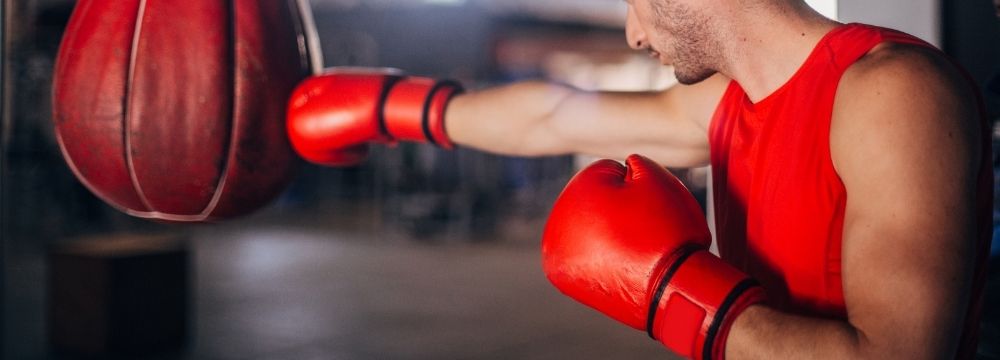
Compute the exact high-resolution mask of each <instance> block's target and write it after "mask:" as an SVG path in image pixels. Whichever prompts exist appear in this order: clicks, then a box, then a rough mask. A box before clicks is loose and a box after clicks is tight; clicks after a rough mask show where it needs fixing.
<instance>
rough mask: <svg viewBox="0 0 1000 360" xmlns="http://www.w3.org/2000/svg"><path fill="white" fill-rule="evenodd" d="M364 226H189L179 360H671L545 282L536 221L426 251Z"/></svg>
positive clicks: (318, 222)
mask: <svg viewBox="0 0 1000 360" xmlns="http://www.w3.org/2000/svg"><path fill="white" fill-rule="evenodd" d="M344 210H345V211H344V212H343V213H353V214H364V213H365V212H366V211H365V210H357V209H344ZM320 213H322V212H320ZM343 213H342V214H343ZM369 219H370V218H369V217H367V216H364V215H362V216H354V217H353V219H351V217H346V218H345V217H344V216H337V217H336V218H335V219H334V218H332V217H331V219H330V220H329V221H325V220H324V219H317V218H315V217H314V218H312V219H310V218H309V217H308V216H307V217H301V216H299V217H297V218H296V220H293V221H289V220H287V219H283V220H280V221H277V220H276V221H269V219H268V218H266V216H265V217H258V218H255V219H248V220H245V221H241V222H238V223H233V224H228V225H224V226H221V227H213V228H209V229H205V230H204V231H200V232H198V233H197V235H195V236H194V238H193V239H192V240H193V241H192V245H193V246H192V248H193V250H194V251H193V254H194V256H195V259H196V260H195V265H194V269H195V272H196V274H195V276H194V278H195V288H196V290H195V293H196V298H195V304H194V305H195V306H194V307H195V309H194V314H195V318H194V322H195V330H194V337H193V341H192V346H191V347H190V349H189V350H188V352H187V353H186V354H185V355H183V357H184V358H191V359H616V358H617V359H640V358H646V359H654V358H655V359H663V358H670V356H671V355H670V354H669V353H668V352H667V351H665V350H663V349H662V348H660V347H659V345H658V344H657V342H655V341H653V340H651V339H649V338H648V337H647V336H646V335H645V334H644V333H642V332H639V331H636V330H633V329H630V328H627V327H625V326H622V325H620V324H618V323H616V322H615V321H613V320H611V319H609V318H606V317H604V316H603V315H600V314H598V313H596V312H594V311H592V310H590V309H588V308H585V307H584V306H583V305H580V304H578V303H576V302H574V301H572V300H570V299H568V298H566V297H563V296H562V295H560V294H559V293H558V292H557V290H556V289H555V288H554V287H552V286H551V285H549V283H548V281H547V280H546V279H545V276H544V274H543V273H542V271H541V265H540V254H539V249H538V241H537V237H538V236H537V235H536V236H532V235H531V233H535V232H537V233H538V234H539V235H540V230H541V226H540V225H541V224H540V223H538V222H533V221H530V220H529V221H519V220H516V221H519V222H520V224H519V226H508V227H505V228H506V229H513V230H509V232H506V233H504V234H499V235H495V236H502V237H511V238H509V239H479V240H481V241H476V242H468V241H460V240H457V239H455V240H454V241H450V240H447V239H445V240H443V241H437V242H435V243H427V242H420V241H413V239H409V238H408V236H407V235H405V234H403V233H401V232H392V231H388V230H386V231H379V230H377V229H375V230H373V229H372V227H374V226H377V225H376V224H374V223H372V222H371V221H370V220H369ZM518 229H519V230H518ZM510 231H513V232H517V233H511V232H510Z"/></svg>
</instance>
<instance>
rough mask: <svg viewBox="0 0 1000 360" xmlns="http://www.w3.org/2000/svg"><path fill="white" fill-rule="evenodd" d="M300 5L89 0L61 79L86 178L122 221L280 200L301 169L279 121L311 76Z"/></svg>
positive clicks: (223, 214) (71, 27)
mask: <svg viewBox="0 0 1000 360" xmlns="http://www.w3.org/2000/svg"><path fill="white" fill-rule="evenodd" d="M303 3H304V2H303V1H302V0H299V1H296V0H197V1H190V0H80V1H79V2H78V3H77V5H76V8H75V9H74V11H73V15H72V17H71V19H70V22H69V24H68V26H67V29H66V33H65V35H64V37H63V40H62V44H61V46H60V49H59V55H58V58H57V60H56V68H55V76H54V77H55V80H54V84H53V85H54V94H53V99H54V118H55V126H56V135H57V139H58V142H59V145H60V147H61V149H62V153H63V156H64V158H65V159H66V162H67V163H68V164H69V166H70V168H71V169H72V171H73V172H74V173H75V174H76V176H77V178H78V179H79V180H80V181H81V182H82V183H83V184H84V185H85V186H86V187H87V188H89V189H90V190H91V191H92V192H93V193H94V194H96V195H97V196H98V197H100V198H101V199H103V200H104V201H105V202H107V203H109V204H111V205H112V206H114V207H115V208H117V209H119V210H121V211H124V212H125V213H128V214H130V215H133V216H137V217H143V218H150V219H157V220H164V221H171V222H201V221H213V220H221V219H225V218H230V217H233V216H239V215H243V214H247V213H249V212H252V211H254V210H256V209H258V208H260V207H261V206H263V205H265V204H267V203H268V202H269V201H271V200H272V199H273V198H274V197H276V196H277V195H278V194H279V193H280V192H281V191H282V190H283V189H284V188H285V187H286V185H287V184H288V182H289V181H290V179H291V178H292V175H293V173H294V168H295V165H296V162H297V161H296V160H295V157H294V153H293V152H292V150H291V147H290V146H289V144H288V140H287V138H286V135H285V120H284V119H285V106H286V103H287V100H288V96H289V94H291V91H292V90H293V88H294V86H295V85H296V84H297V83H298V81H299V80H301V79H303V78H304V77H305V76H306V75H308V73H309V70H310V68H309V67H310V63H309V59H308V57H309V55H310V54H308V51H307V50H306V46H304V44H305V41H304V35H303V32H304V31H303V30H302V28H303V22H304V20H303V17H305V15H303V13H302V12H303V9H302V7H301V6H302V4H303ZM306 11H308V9H306ZM310 21H311V18H310Z"/></svg>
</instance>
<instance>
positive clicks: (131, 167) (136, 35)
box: [122, 0, 159, 217]
mask: <svg viewBox="0 0 1000 360" xmlns="http://www.w3.org/2000/svg"><path fill="white" fill-rule="evenodd" d="M146 1H147V0H139V8H138V9H137V11H138V12H137V14H136V20H135V29H134V30H133V31H132V48H131V49H129V59H128V74H127V75H126V80H125V94H126V96H125V98H124V99H122V102H123V103H122V121H123V123H122V132H124V134H122V141H123V142H124V144H123V146H122V149H123V150H124V151H125V164H126V166H127V167H128V175H129V178H131V179H132V186H133V188H134V189H135V193H136V195H137V196H138V197H139V201H141V202H142V204H143V205H144V206H145V207H146V209H148V210H149V213H145V214H142V215H139V214H135V215H137V216H143V217H159V216H158V215H159V211H157V210H156V209H155V208H154V207H153V205H152V203H150V201H149V199H148V198H147V197H146V192H145V191H143V189H142V185H141V184H140V183H139V178H138V177H137V176H136V173H135V163H134V161H133V160H134V159H133V157H132V131H131V130H132V129H131V124H132V121H131V116H132V115H131V112H130V111H129V110H130V109H131V108H132V106H131V105H132V99H133V96H134V95H133V94H132V87H133V82H134V81H135V66H136V58H138V55H137V52H138V49H139V39H140V38H141V37H142V22H143V18H144V17H145V14H146ZM130 213H131V212H130Z"/></svg>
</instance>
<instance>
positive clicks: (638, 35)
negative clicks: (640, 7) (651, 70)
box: [625, 6, 649, 50]
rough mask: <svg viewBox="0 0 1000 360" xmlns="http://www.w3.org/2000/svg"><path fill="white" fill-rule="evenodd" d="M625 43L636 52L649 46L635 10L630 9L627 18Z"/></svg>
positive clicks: (630, 7)
mask: <svg viewBox="0 0 1000 360" xmlns="http://www.w3.org/2000/svg"><path fill="white" fill-rule="evenodd" d="M625 41H627V42H628V46H629V47H631V48H632V49H635V50H642V49H645V48H646V47H647V46H648V45H649V44H648V39H647V38H646V32H644V31H642V27H641V26H639V19H638V18H637V17H636V15H635V9H633V8H632V6H629V7H628V16H627V17H626V18H625Z"/></svg>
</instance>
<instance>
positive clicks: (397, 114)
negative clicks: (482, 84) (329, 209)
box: [287, 69, 462, 166]
mask: <svg viewBox="0 0 1000 360" xmlns="http://www.w3.org/2000/svg"><path fill="white" fill-rule="evenodd" d="M461 92H462V87H461V86H460V85H458V84H457V83H455V82H451V81H435V80H432V79H428V78H419V77H407V76H403V75H401V74H399V73H398V72H393V71H389V70H384V69H333V70H332V71H330V72H328V73H326V74H323V75H317V76H313V77H311V78H309V79H306V80H305V81H303V82H302V83H301V84H299V86H298V88H296V89H295V92H294V93H292V98H291V101H290V102H289V105H288V125H287V126H288V136H289V139H290V140H291V143H292V147H293V148H295V150H296V151H297V152H298V153H299V155H301V156H302V157H303V158H305V159H306V160H309V161H311V162H313V163H317V164H320V165H332V166H337V165H353V164H356V163H358V162H361V161H362V160H364V158H365V157H366V156H367V155H368V144H369V143H370V142H378V143H394V142H396V141H415V142H431V143H434V144H436V145H438V146H440V147H442V148H445V149H451V148H452V147H453V145H452V142H451V140H450V139H448V135H447V133H446V132H445V128H444V113H445V109H446V108H447V105H448V102H449V101H450V100H451V98H452V97H453V96H455V95H457V94H459V93H461Z"/></svg>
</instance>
